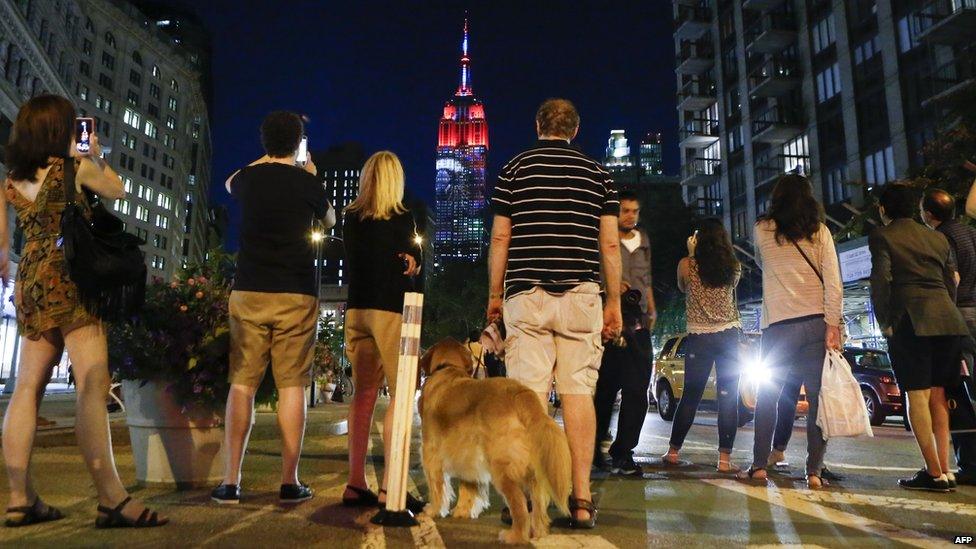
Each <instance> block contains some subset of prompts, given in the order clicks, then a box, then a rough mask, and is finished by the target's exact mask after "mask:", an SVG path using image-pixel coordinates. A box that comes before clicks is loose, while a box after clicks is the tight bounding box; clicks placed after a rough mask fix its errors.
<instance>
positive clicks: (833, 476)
mask: <svg viewBox="0 0 976 549" xmlns="http://www.w3.org/2000/svg"><path fill="white" fill-rule="evenodd" d="M820 478H822V479H824V480H830V481H833V482H840V481H842V480H844V477H843V476H841V475H838V474H837V473H835V472H833V471H831V470H830V469H828V468H826V467H823V468H821V469H820Z"/></svg>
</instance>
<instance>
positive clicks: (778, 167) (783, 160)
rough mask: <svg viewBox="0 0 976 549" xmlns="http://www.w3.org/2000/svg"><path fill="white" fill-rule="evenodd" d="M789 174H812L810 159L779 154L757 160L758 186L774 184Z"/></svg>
mask: <svg viewBox="0 0 976 549" xmlns="http://www.w3.org/2000/svg"><path fill="white" fill-rule="evenodd" d="M787 173H796V174H800V175H806V174H809V173H810V157H809V156H795V155H791V154H777V155H773V156H769V157H767V158H764V159H757V160H756V166H755V174H756V186H757V187H758V186H760V185H766V184H768V183H772V182H774V181H776V179H778V178H779V176H781V175H783V174H787Z"/></svg>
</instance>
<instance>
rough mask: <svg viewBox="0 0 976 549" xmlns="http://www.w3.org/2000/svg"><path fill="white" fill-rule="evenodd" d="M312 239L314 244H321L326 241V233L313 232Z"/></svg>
mask: <svg viewBox="0 0 976 549" xmlns="http://www.w3.org/2000/svg"><path fill="white" fill-rule="evenodd" d="M311 239H312V244H319V243H321V242H322V241H323V240H325V233H323V232H322V231H318V230H315V231H312V235H311Z"/></svg>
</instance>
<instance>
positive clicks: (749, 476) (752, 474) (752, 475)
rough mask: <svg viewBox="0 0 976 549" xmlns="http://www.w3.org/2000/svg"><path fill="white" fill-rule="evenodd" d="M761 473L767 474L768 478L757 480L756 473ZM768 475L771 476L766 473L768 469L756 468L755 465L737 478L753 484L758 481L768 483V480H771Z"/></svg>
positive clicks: (741, 472)
mask: <svg viewBox="0 0 976 549" xmlns="http://www.w3.org/2000/svg"><path fill="white" fill-rule="evenodd" d="M759 471H762V472H763V473H766V475H767V476H766V477H762V478H756V473H758V472H759ZM768 475H769V473H767V472H766V468H765V467H756V466H755V465H750V466H749V469H748V470H746V471H740V472H739V473H738V474H737V475H735V476H736V478H738V479H739V480H748V481H753V482H758V481H762V482H766V481H767V480H769V477H768Z"/></svg>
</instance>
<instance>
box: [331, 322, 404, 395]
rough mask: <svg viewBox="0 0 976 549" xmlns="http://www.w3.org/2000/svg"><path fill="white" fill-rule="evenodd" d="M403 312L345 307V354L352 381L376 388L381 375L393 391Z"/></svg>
mask: <svg viewBox="0 0 976 549" xmlns="http://www.w3.org/2000/svg"><path fill="white" fill-rule="evenodd" d="M402 323H403V315H401V314H400V313H393V312H390V311H381V310H379V309H349V310H347V311H346V323H345V330H346V356H347V357H349V362H351V363H352V385H353V387H355V389H356V391H359V389H360V388H361V387H362V388H363V389H366V388H379V387H380V386H381V385H383V378H384V377H385V378H386V384H387V386H389V388H390V394H391V395H395V394H396V378H397V366H398V365H399V362H400V325H401V324H402Z"/></svg>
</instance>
